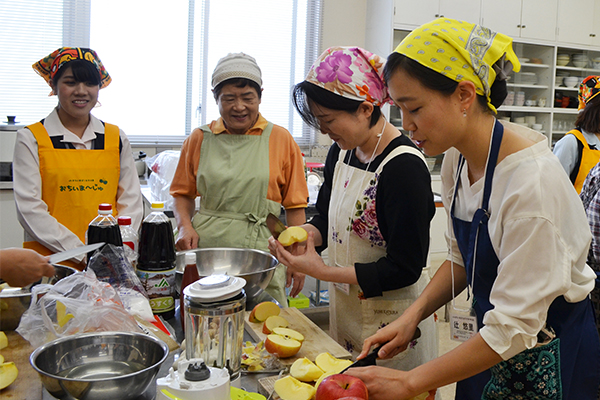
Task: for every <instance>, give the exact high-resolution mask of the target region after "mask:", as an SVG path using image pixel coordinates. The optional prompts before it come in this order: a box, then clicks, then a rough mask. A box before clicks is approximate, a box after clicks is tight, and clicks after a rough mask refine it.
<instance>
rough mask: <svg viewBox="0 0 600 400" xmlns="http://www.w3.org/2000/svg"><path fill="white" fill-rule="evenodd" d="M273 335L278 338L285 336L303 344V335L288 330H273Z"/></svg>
mask: <svg viewBox="0 0 600 400" xmlns="http://www.w3.org/2000/svg"><path fill="white" fill-rule="evenodd" d="M273 333H274V334H276V335H280V336H286V337H289V338H291V339H294V340H297V341H299V342H300V343H302V342H304V335H303V334H301V333H300V332H298V331H295V330H293V329H290V328H273Z"/></svg>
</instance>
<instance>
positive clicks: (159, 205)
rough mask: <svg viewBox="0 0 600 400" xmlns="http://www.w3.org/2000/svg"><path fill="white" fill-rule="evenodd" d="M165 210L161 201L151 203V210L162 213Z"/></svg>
mask: <svg viewBox="0 0 600 400" xmlns="http://www.w3.org/2000/svg"><path fill="white" fill-rule="evenodd" d="M164 209H165V203H164V202H162V201H153V202H152V210H153V211H162V210H164Z"/></svg>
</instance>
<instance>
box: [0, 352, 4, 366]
mask: <svg viewBox="0 0 600 400" xmlns="http://www.w3.org/2000/svg"><path fill="white" fill-rule="evenodd" d="M3 363H4V356H3V355H2V354H0V364H3Z"/></svg>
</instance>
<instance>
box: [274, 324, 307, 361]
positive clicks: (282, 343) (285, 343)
mask: <svg viewBox="0 0 600 400" xmlns="http://www.w3.org/2000/svg"><path fill="white" fill-rule="evenodd" d="M303 341H304V336H303V335H302V334H301V333H300V332H296V331H295V330H293V329H288V328H275V329H273V333H272V334H270V335H268V336H267V339H266V340H265V349H266V350H267V351H268V352H269V353H271V354H275V355H277V356H278V357H279V358H288V357H292V356H294V355H296V354H297V353H298V352H299V351H300V347H302V342H303Z"/></svg>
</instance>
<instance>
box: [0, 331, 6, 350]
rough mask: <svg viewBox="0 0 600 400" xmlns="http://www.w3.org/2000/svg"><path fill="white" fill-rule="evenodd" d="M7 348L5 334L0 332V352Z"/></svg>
mask: <svg viewBox="0 0 600 400" xmlns="http://www.w3.org/2000/svg"><path fill="white" fill-rule="evenodd" d="M6 346H8V338H7V337H6V333H4V332H2V331H0V350H2V349H3V348H5V347H6Z"/></svg>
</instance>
